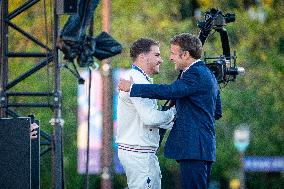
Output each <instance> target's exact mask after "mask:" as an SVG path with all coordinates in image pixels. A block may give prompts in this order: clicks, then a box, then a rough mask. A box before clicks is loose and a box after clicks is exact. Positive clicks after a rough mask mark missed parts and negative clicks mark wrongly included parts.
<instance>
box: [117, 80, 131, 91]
mask: <svg viewBox="0 0 284 189" xmlns="http://www.w3.org/2000/svg"><path fill="white" fill-rule="evenodd" d="M132 84H133V78H132V77H130V80H126V79H120V81H119V83H118V89H119V90H121V91H124V92H129V91H130V88H131V85H132Z"/></svg>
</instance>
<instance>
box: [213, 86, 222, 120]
mask: <svg viewBox="0 0 284 189" xmlns="http://www.w3.org/2000/svg"><path fill="white" fill-rule="evenodd" d="M221 117H222V103H221V98H220V91H219V90H218V95H217V99H216V109H215V116H214V118H215V120H218V119H220V118H221Z"/></svg>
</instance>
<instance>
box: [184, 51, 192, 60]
mask: <svg viewBox="0 0 284 189" xmlns="http://www.w3.org/2000/svg"><path fill="white" fill-rule="evenodd" d="M183 55H184V57H185V58H186V59H188V58H191V55H190V54H189V52H188V51H184V53H183Z"/></svg>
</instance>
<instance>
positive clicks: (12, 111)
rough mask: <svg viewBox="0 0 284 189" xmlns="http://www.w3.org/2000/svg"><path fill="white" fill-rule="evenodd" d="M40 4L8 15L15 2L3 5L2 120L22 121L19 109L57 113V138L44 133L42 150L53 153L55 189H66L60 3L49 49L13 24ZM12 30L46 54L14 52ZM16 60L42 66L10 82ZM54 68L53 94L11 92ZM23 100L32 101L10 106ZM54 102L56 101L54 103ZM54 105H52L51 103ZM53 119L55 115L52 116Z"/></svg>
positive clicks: (0, 32)
mask: <svg viewBox="0 0 284 189" xmlns="http://www.w3.org/2000/svg"><path fill="white" fill-rule="evenodd" d="M38 2H40V0H28V1H26V2H24V3H23V4H22V5H20V6H19V7H17V8H16V9H15V10H13V11H12V12H9V11H8V7H9V3H13V1H12V0H5V1H0V8H1V9H0V82H1V83H0V118H2V117H21V116H22V115H19V113H17V109H18V108H20V107H21V108H28V107H36V108H49V109H52V110H53V119H54V122H53V123H52V125H53V135H52V136H51V134H48V133H46V132H44V131H42V130H41V131H40V136H41V141H40V144H41V146H42V148H43V149H42V150H41V153H40V155H41V156H42V155H44V154H46V153H47V152H49V151H50V150H52V161H53V163H52V171H53V173H52V175H53V177H52V184H53V187H52V188H56V189H62V188H64V177H63V175H64V174H63V143H62V126H63V123H62V121H61V84H60V65H59V62H58V50H57V48H56V39H57V35H58V27H59V17H58V15H57V13H56V7H57V0H53V20H54V21H53V26H52V31H53V45H52V47H48V46H47V45H46V44H44V42H42V41H40V40H39V39H37V38H36V37H34V36H33V35H32V34H30V33H28V32H27V31H25V30H23V29H22V28H21V27H20V26H18V25H16V24H15V23H13V22H12V20H13V19H14V18H16V17H17V16H19V15H20V14H21V13H23V12H25V11H26V10H27V9H29V8H31V7H33V6H35V5H37V3H38ZM9 29H13V30H15V31H17V32H18V33H20V34H21V35H22V36H23V37H25V38H27V39H29V40H30V41H32V42H34V43H35V44H36V45H37V46H39V47H41V48H42V49H43V50H44V51H45V53H42V52H15V51H12V50H11V51H10V49H9V48H8V44H9V38H12V37H13V36H9ZM13 58H23V59H25V58H40V60H39V62H38V63H37V64H36V65H35V66H33V67H32V68H31V69H29V70H28V71H26V72H23V73H22V74H20V75H19V76H18V77H17V78H15V79H14V80H12V81H9V75H8V70H9V65H10V64H11V63H12V62H13ZM51 62H52V63H53V65H54V74H53V76H52V77H54V87H53V90H52V91H47V92H31V91H21V92H18V91H17V92H15V91H10V90H11V88H13V89H14V88H16V87H17V84H19V83H21V82H24V80H25V79H26V78H28V77H30V76H31V75H33V74H35V73H36V72H38V71H39V70H41V69H42V68H44V67H46V66H47V65H48V64H49V63H51ZM16 96H21V97H24V98H27V99H30V100H29V101H28V102H29V103H27V102H25V103H22V102H19V103H17V102H13V103H11V102H10V100H9V99H10V98H14V97H16ZM33 97H47V99H46V102H45V101H41V102H35V101H34V99H33ZM52 99H53V100H52ZM50 101H51V102H52V103H51V102H50ZM51 117H52V115H51Z"/></svg>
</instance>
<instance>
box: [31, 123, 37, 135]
mask: <svg viewBox="0 0 284 189" xmlns="http://www.w3.org/2000/svg"><path fill="white" fill-rule="evenodd" d="M37 128H39V126H38V124H36V123H32V124H31V127H30V131H31V133H30V136H31V139H36V138H37V137H38V136H37V131H36V129H37Z"/></svg>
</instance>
